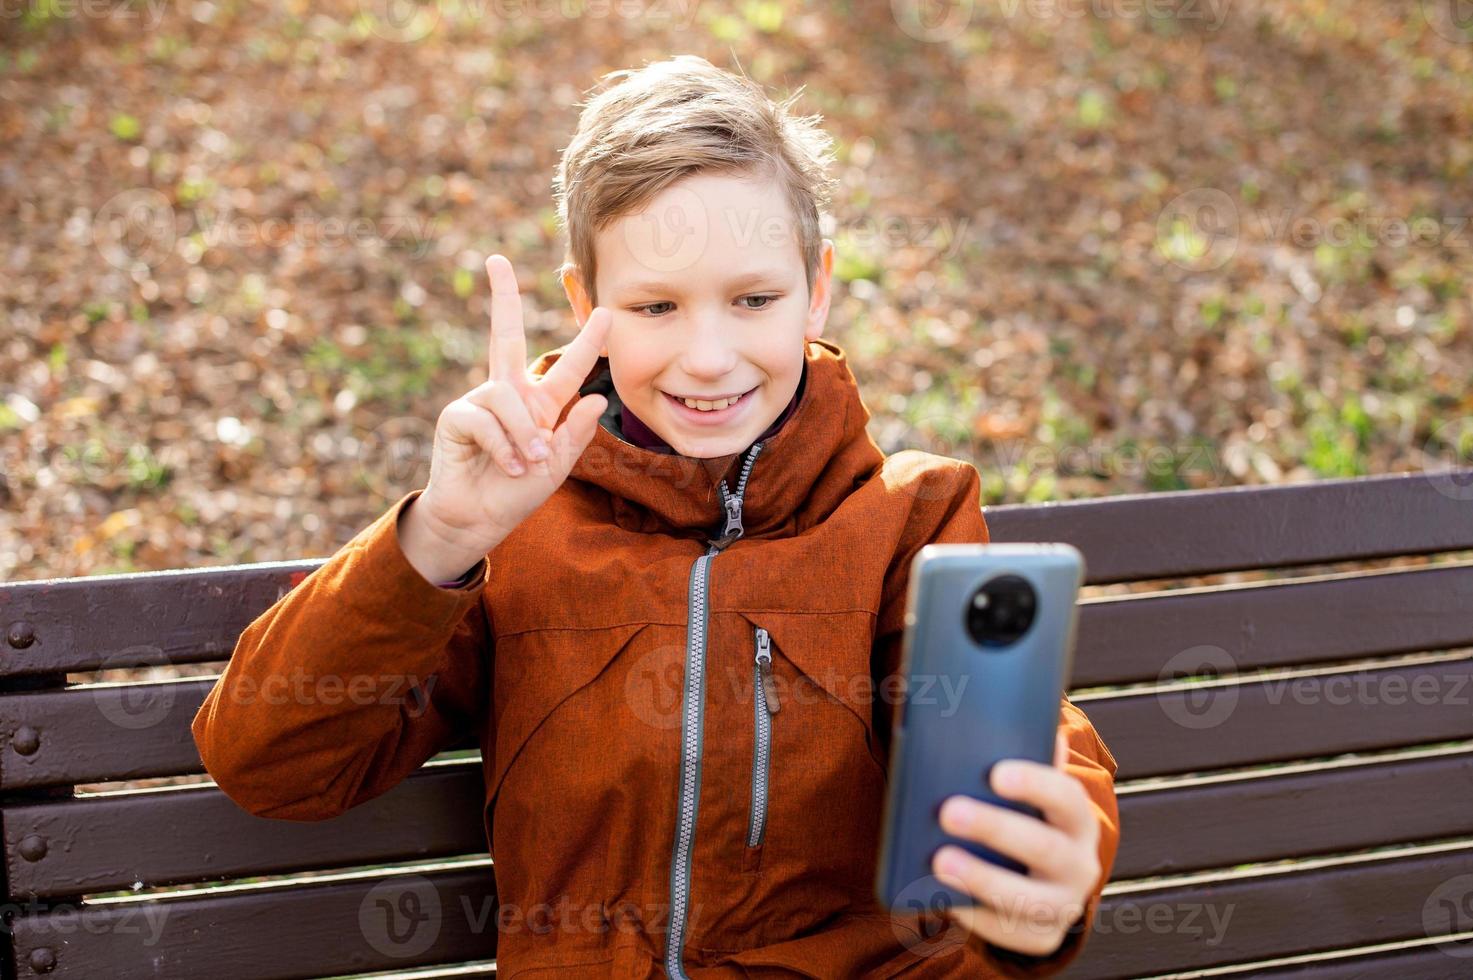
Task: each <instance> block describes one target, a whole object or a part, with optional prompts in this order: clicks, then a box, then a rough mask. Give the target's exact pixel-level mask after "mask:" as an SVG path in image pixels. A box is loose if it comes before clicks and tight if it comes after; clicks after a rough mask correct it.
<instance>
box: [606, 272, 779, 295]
mask: <svg viewBox="0 0 1473 980" xmlns="http://www.w3.org/2000/svg"><path fill="white" fill-rule="evenodd" d="M787 274H788V271H787V270H786V269H762V270H760V271H757V272H749V273H747V274H746V275H744V276H737V277H736V278H735V279H732V280H731V281H730V282H728V283H727V284H726V287H727V288H728V289H744V288H746V287H748V286H754V285H756V284H758V283H762V282H769V281H771V280H774V279H776V280H782V279H785V278H786V277H787ZM670 288H671V286H670V284H669V283H664V282H657V281H646V282H632V283H629V284H628V285H627V286H621V287H619V289H620V291H621V292H622V291H628V292H662V291H664V290H667V289H670Z"/></svg>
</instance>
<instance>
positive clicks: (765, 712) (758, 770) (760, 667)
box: [747, 626, 781, 847]
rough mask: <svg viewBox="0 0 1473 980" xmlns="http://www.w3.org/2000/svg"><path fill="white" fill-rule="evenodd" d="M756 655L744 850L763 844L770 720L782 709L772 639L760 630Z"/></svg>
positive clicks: (765, 825)
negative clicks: (774, 673)
mask: <svg viewBox="0 0 1473 980" xmlns="http://www.w3.org/2000/svg"><path fill="white" fill-rule="evenodd" d="M756 641H757V655H756V656H755V657H754V658H753V664H752V712H753V724H754V726H755V729H754V731H755V737H754V738H753V739H752V746H753V747H752V815H751V818H750V819H749V820H748V821H747V846H748V847H756V846H757V845H759V844H761V843H762V837H763V835H764V834H765V833H766V831H767V771H768V763H769V761H770V759H771V755H772V716H773V715H775V714H777V712H778V709H779V708H780V707H781V705H779V704H778V700H777V685H776V684H774V683H773V680H772V636H771V635H770V634H769V633H768V632H767V630H765V629H763V628H762V627H761V626H759V627H757V632H756Z"/></svg>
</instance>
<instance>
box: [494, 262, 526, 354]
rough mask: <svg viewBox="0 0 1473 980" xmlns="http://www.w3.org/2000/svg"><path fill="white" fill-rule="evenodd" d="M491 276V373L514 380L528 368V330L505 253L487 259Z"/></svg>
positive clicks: (515, 281) (513, 273)
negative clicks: (526, 329) (524, 323)
mask: <svg viewBox="0 0 1473 980" xmlns="http://www.w3.org/2000/svg"><path fill="white" fill-rule="evenodd" d="M486 277H487V278H488V279H490V280H491V339H490V344H491V351H490V372H491V373H490V377H492V378H493V379H500V380H502V381H516V380H519V379H521V378H522V377H524V376H525V374H526V370H527V334H526V331H525V330H524V329H523V327H522V295H521V291H520V290H519V289H518V288H517V275H516V271H515V270H514V269H513V268H512V265H511V260H510V259H508V258H507V257H506V256H504V255H499V254H498V255H492V256H490V257H489V258H487V259H486Z"/></svg>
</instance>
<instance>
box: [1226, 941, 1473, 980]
mask: <svg viewBox="0 0 1473 980" xmlns="http://www.w3.org/2000/svg"><path fill="white" fill-rule="evenodd" d="M1469 974H1473V940H1467V939H1463V940H1446V941H1444V942H1440V943H1430V944H1428V945H1423V946H1413V947H1410V948H1408V949H1396V950H1387V951H1385V952H1380V953H1371V954H1367V955H1365V956H1351V957H1346V958H1345V959H1335V960H1325V961H1323V962H1319V963H1306V964H1296V965H1294V966H1281V967H1276V968H1270V969H1264V970H1254V971H1253V973H1252V976H1254V977H1275V978H1277V980H1387V978H1388V977H1389V978H1393V980H1451V978H1456V977H1466V976H1468V975H1469ZM1243 976H1248V974H1243Z"/></svg>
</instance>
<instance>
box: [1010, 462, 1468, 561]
mask: <svg viewBox="0 0 1473 980" xmlns="http://www.w3.org/2000/svg"><path fill="white" fill-rule="evenodd" d="M1470 500H1473V468H1462V469H1458V470H1455V471H1453V472H1452V473H1450V474H1449V473H1440V474H1438V473H1398V474H1393V475H1390V476H1369V477H1359V478H1354V479H1347V480H1318V481H1315V482H1312V483H1301V484H1287V485H1282V486H1267V487H1258V486H1253V487H1226V488H1223V489H1218V490H1180V491H1171V492H1167V493H1143V494H1122V495H1120V496H1115V497H1105V498H1099V499H1094V500H1064V501H1056V502H1052V503H1043V504H1006V505H1001V506H996V507H987V508H985V510H984V514H985V516H986V518H987V525H988V529H989V531H990V536H991V539H992V540H993V541H1067V542H1069V543H1070V544H1072V545H1074V546H1075V547H1076V548H1078V549H1079V550H1080V551H1082V552H1083V553H1084V556H1085V563H1086V566H1087V568H1086V578H1085V581H1086V582H1088V583H1089V584H1092V585H1098V584H1103V583H1107V582H1128V581H1132V580H1137V579H1154V578H1174V577H1177V576H1187V575H1202V574H1206V573H1210V572H1228V571H1238V570H1242V569H1248V568H1281V567H1285V566H1290V565H1310V564H1318V563H1322V562H1336V561H1348V560H1353V559H1370V558H1387V557H1391V556H1394V555H1423V554H1432V553H1435V552H1439V551H1460V550H1463V549H1467V548H1473V507H1470V506H1469V503H1470Z"/></svg>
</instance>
